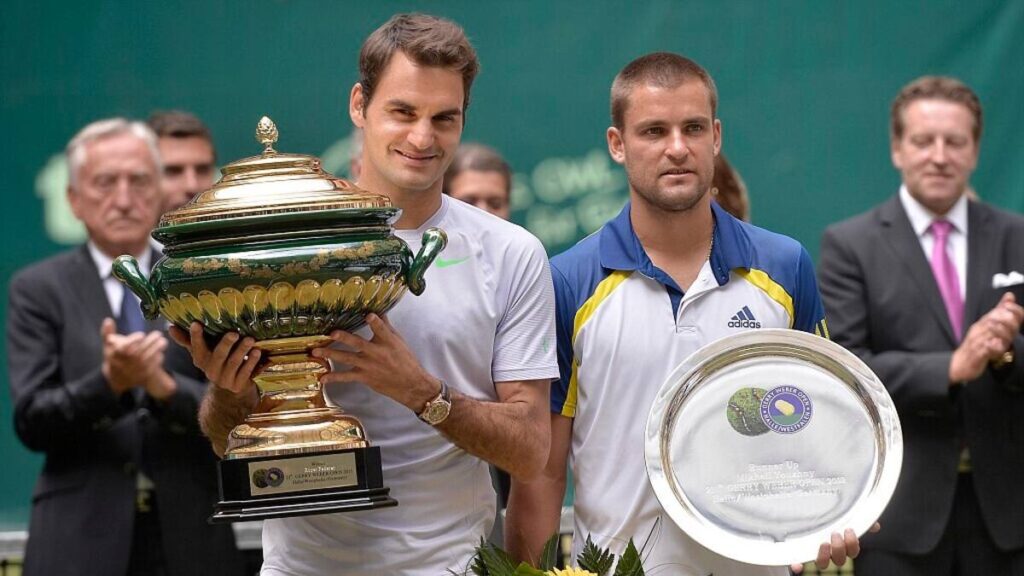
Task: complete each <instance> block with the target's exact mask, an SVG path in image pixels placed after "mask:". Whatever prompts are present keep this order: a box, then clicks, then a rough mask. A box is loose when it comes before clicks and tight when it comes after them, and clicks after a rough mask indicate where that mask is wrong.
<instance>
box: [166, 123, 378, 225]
mask: <svg viewBox="0 0 1024 576" xmlns="http://www.w3.org/2000/svg"><path fill="white" fill-rule="evenodd" d="M277 138H278V130H277V126H276V125H275V124H274V122H273V121H272V120H271V119H270V118H268V117H266V116H264V117H263V118H262V119H260V121H259V124H258V125H257V126H256V140H257V141H258V142H259V143H260V144H262V145H263V146H264V149H263V152H262V153H261V154H260V155H258V156H250V157H248V158H243V159H241V160H237V161H235V162H232V163H230V164H228V165H227V166H224V167H223V168H221V174H222V175H223V176H222V177H221V179H220V181H219V182H217V183H216V184H214V185H213V187H212V188H210V189H209V190H207V191H205V192H203V193H201V194H199V195H198V196H196V197H195V198H193V199H192V200H191V201H190V202H189V203H187V204H185V205H184V206H182V207H181V208H178V209H176V210H172V211H170V212H167V213H166V214H164V215H163V216H162V217H161V218H160V224H159V226H158V227H157V229H156V230H155V231H154V233H153V235H154V237H156V238H157V239H158V240H161V241H163V242H168V241H170V242H172V243H173V242H174V241H175V240H178V239H182V238H184V237H187V236H190V235H191V233H193V232H200V231H201V232H206V233H209V232H210V231H211V230H212V229H216V230H220V231H226V230H231V229H233V228H235V227H236V226H235V225H236V224H243V223H244V224H245V226H244V227H245V228H248V229H252V228H253V226H252V225H253V223H254V219H255V220H258V221H259V222H260V223H261V225H268V224H269V225H272V226H273V227H274V228H278V229H279V228H280V227H281V226H286V227H287V225H288V223H289V222H292V221H294V222H296V223H299V222H305V223H308V222H309V220H310V217H314V218H315V216H314V215H313V214H310V213H323V212H333V211H335V210H345V211H346V212H345V213H344V215H345V217H347V219H350V220H351V223H352V224H355V225H359V224H360V223H361V222H360V221H365V220H366V219H367V218H369V219H370V220H372V221H376V222H377V223H380V221H381V220H384V221H385V222H390V221H392V220H393V218H394V217H395V216H397V214H398V209H397V208H393V207H392V206H391V200H390V199H389V198H388V197H387V196H384V195H381V194H374V193H372V192H367V191H366V190H362V189H360V188H359V187H357V186H356V185H354V184H352V183H351V182H348V181H347V180H343V179H341V178H338V177H337V176H334V175H333V174H330V173H329V172H325V171H324V170H323V168H322V167H321V163H320V159H319V158H317V157H316V156H308V155H305V154H288V153H282V152H278V151H276V150H274V148H273V146H274V144H275V143H276V142H277ZM362 223H365V222H362Z"/></svg>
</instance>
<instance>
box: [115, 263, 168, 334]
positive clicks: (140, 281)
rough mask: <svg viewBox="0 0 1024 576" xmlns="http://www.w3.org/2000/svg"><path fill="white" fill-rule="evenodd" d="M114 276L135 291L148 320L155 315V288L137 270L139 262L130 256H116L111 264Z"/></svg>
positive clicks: (156, 310)
mask: <svg viewBox="0 0 1024 576" xmlns="http://www.w3.org/2000/svg"><path fill="white" fill-rule="evenodd" d="M111 272H112V273H113V274H114V277H115V278H117V279H118V280H120V281H121V282H124V284H125V286H127V287H128V289H129V290H131V291H132V292H134V293H135V295H136V296H138V297H139V300H140V301H141V302H142V314H143V315H144V316H145V317H146V318H147V319H149V320H152V319H153V318H156V317H157V314H158V313H159V309H158V307H157V304H156V290H154V289H153V285H152V284H150V283H149V280H147V279H146V277H145V276H143V274H142V271H141V270H139V263H138V262H136V261H135V258H132V257H131V256H118V257H117V258H115V259H114V264H113V265H112V266H111Z"/></svg>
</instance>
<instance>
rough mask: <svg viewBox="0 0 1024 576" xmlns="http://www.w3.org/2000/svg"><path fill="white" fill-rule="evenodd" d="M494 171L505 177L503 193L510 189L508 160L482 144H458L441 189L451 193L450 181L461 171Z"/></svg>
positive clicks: (510, 173)
mask: <svg viewBox="0 0 1024 576" xmlns="http://www.w3.org/2000/svg"><path fill="white" fill-rule="evenodd" d="M469 171H472V172H496V173H498V174H501V177H502V178H504V179H505V194H506V195H507V194H510V193H511V191H512V168H510V167H509V165H508V162H506V161H505V159H504V158H502V157H501V154H498V151H497V150H495V149H494V148H491V147H490V146H484V145H483V144H474V143H467V144H463V145H461V146H459V149H458V150H456V151H455V157H454V158H453V159H452V163H451V164H450V165H449V166H448V171H447V172H445V174H444V183H443V184H442V188H441V191H442V192H444V193H445V194H451V193H452V191H451V183H452V180H455V177H456V176H458V175H459V174H462V173H463V172H469Z"/></svg>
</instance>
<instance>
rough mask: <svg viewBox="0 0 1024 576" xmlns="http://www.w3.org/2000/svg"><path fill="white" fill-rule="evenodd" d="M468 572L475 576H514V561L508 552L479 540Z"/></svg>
mask: <svg viewBox="0 0 1024 576" xmlns="http://www.w3.org/2000/svg"><path fill="white" fill-rule="evenodd" d="M470 570H472V572H473V574H475V575H476V576H516V561H515V560H513V559H512V557H511V556H509V555H508V552H505V551H504V550H502V549H501V548H498V547H497V546H495V545H494V544H491V543H490V542H486V541H484V540H482V539H481V541H480V545H479V546H477V548H476V556H475V557H474V558H473V564H472V565H471V566H470Z"/></svg>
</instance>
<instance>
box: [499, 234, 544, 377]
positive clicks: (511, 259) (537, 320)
mask: <svg viewBox="0 0 1024 576" xmlns="http://www.w3.org/2000/svg"><path fill="white" fill-rule="evenodd" d="M516 240H518V241H517V242H514V243H511V244H510V245H509V246H508V249H507V252H506V254H505V257H504V259H503V260H502V262H500V270H501V278H502V281H501V282H500V283H499V286H498V289H499V298H500V297H501V296H505V310H504V314H503V315H502V317H501V319H500V320H499V321H498V328H497V333H496V334H495V337H494V360H493V363H492V364H491V374H492V377H493V378H494V381H495V382H509V381H515V380H542V379H550V378H557V377H558V361H557V359H556V357H555V293H554V287H553V286H552V283H551V268H550V267H549V265H548V258H547V254H546V253H545V252H544V247H543V246H541V244H540V241H539V240H537V238H535V237H534V236H533V235H530V234H528V233H527V234H523V235H522V236H519V237H517V238H516Z"/></svg>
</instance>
